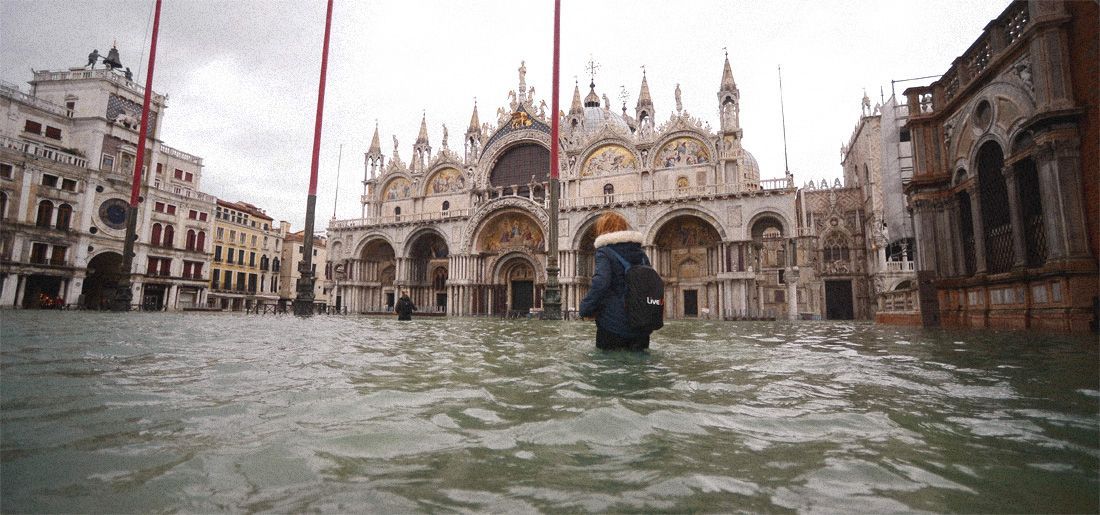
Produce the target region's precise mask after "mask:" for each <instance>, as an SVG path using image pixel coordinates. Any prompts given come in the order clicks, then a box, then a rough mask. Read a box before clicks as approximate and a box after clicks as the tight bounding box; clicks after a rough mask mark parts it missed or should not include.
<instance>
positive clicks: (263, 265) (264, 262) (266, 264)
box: [260, 255, 271, 270]
mask: <svg viewBox="0 0 1100 515" xmlns="http://www.w3.org/2000/svg"><path fill="white" fill-rule="evenodd" d="M269 268H271V260H269V259H267V256H266V255H264V256H260V270H267V269H269Z"/></svg>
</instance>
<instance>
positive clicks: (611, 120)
mask: <svg viewBox="0 0 1100 515" xmlns="http://www.w3.org/2000/svg"><path fill="white" fill-rule="evenodd" d="M604 124H609V125H611V127H612V128H614V129H621V130H623V131H626V132H627V133H629V132H630V126H629V125H627V124H626V121H624V120H623V117H622V116H619V115H617V114H615V113H612V112H611V111H605V110H604V109H603V108H602V107H586V108H584V121H583V122H582V124H581V128H582V129H583V131H584V132H585V133H586V134H593V133H596V132H598V131H599V130H600V129H602V128H603V126H604Z"/></svg>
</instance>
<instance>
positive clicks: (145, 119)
mask: <svg viewBox="0 0 1100 515" xmlns="http://www.w3.org/2000/svg"><path fill="white" fill-rule="evenodd" d="M155 13H156V14H154V15H153V39H152V42H151V43H150V44H149V72H148V73H147V74H146V76H145V99H144V100H143V101H142V103H141V129H140V132H138V146H137V163H134V182H133V184H132V185H131V186H130V207H135V208H136V207H137V205H138V196H139V193H140V192H141V179H142V177H141V168H142V167H143V166H144V165H145V134H146V132H145V131H146V130H147V129H148V127H149V100H150V99H151V98H152V96H153V65H154V64H155V63H156V61H157V32H158V31H159V30H160V0H157V6H156V10H155Z"/></svg>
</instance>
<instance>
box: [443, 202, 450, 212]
mask: <svg viewBox="0 0 1100 515" xmlns="http://www.w3.org/2000/svg"><path fill="white" fill-rule="evenodd" d="M449 209H451V203H450V201H447V200H444V201H443V212H444V213H446V212H447V210H449Z"/></svg>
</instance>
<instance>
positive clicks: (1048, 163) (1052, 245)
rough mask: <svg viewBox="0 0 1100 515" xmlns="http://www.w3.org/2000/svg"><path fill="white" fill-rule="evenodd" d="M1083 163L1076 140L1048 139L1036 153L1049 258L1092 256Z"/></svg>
mask: <svg viewBox="0 0 1100 515" xmlns="http://www.w3.org/2000/svg"><path fill="white" fill-rule="evenodd" d="M1080 163H1081V161H1080V152H1079V149H1078V143H1077V141H1076V140H1065V139H1063V140H1055V141H1048V142H1045V143H1043V144H1040V145H1039V151H1038V152H1037V153H1036V154H1035V165H1036V168H1037V169H1038V172H1039V190H1040V195H1041V198H1042V203H1043V229H1044V231H1045V232H1046V239H1047V252H1048V259H1050V260H1059V259H1067V258H1076V257H1088V256H1089V249H1088V235H1087V233H1086V230H1087V229H1086V227H1087V225H1086V223H1085V221H1086V220H1085V213H1084V200H1083V195H1084V192H1083V188H1082V187H1081V186H1082V184H1081V174H1080Z"/></svg>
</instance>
